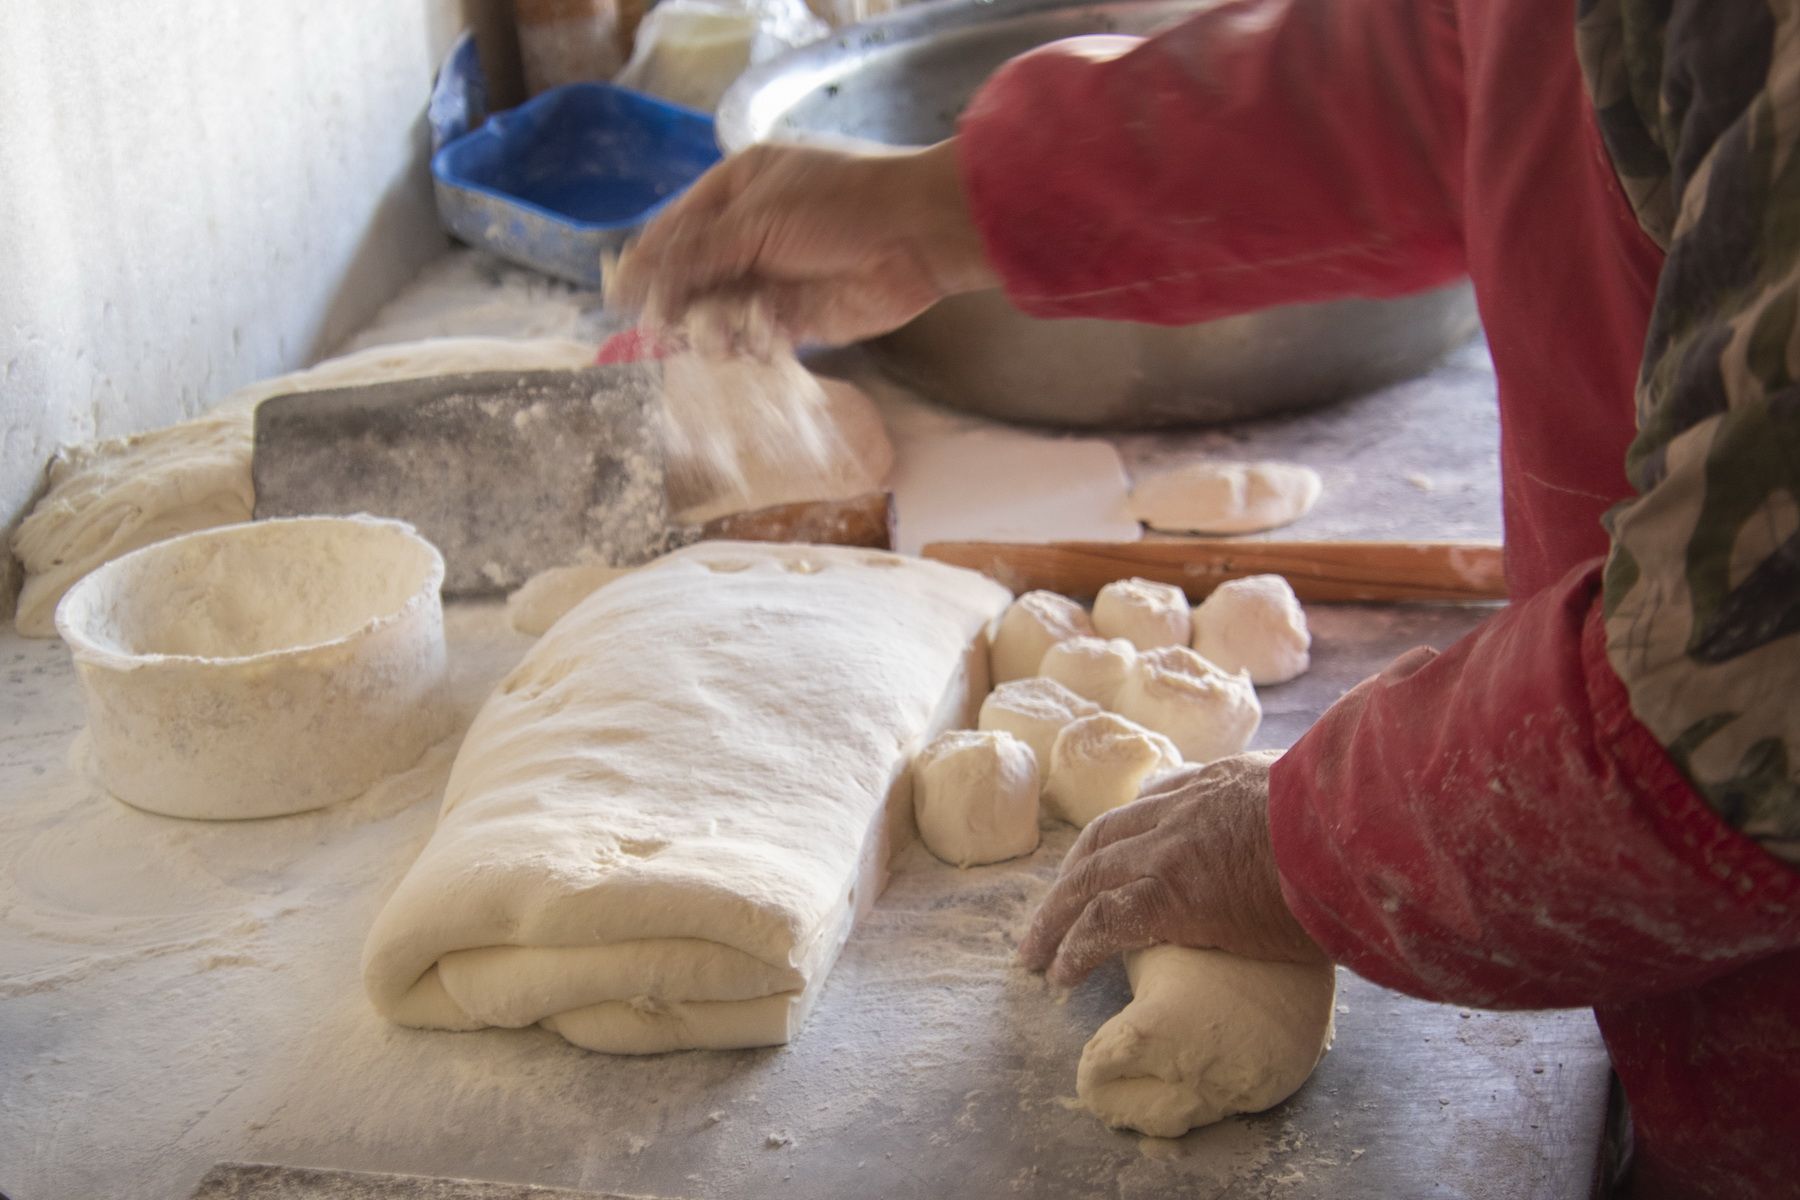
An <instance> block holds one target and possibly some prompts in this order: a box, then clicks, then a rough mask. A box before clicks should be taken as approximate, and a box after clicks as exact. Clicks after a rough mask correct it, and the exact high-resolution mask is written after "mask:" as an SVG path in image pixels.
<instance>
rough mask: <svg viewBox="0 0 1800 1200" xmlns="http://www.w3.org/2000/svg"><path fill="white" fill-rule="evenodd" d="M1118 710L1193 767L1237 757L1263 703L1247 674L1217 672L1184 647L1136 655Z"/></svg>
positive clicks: (1257, 721)
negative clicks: (1165, 739)
mask: <svg viewBox="0 0 1800 1200" xmlns="http://www.w3.org/2000/svg"><path fill="white" fill-rule="evenodd" d="M1117 709H1118V711H1119V713H1120V714H1121V715H1122V716H1126V717H1129V718H1131V719H1132V720H1133V721H1136V722H1137V723H1138V724H1140V725H1143V726H1145V727H1147V728H1150V729H1154V730H1156V731H1157V732H1158V733H1161V734H1165V735H1166V736H1167V737H1168V738H1169V739H1170V740H1171V741H1173V742H1174V743H1175V744H1176V745H1177V746H1179V747H1180V748H1181V756H1182V757H1183V758H1184V759H1186V760H1187V761H1188V762H1192V763H1209V762H1213V761H1215V760H1217V759H1221V758H1224V757H1226V756H1227V755H1231V754H1237V753H1238V752H1240V751H1241V750H1243V749H1244V747H1245V746H1248V745H1249V744H1250V739H1251V738H1252V737H1254V736H1256V730H1257V727H1258V726H1260V725H1261V724H1262V704H1261V702H1260V701H1258V700H1257V698H1256V688H1255V687H1253V686H1252V685H1251V683H1250V676H1249V675H1248V674H1246V673H1244V672H1242V671H1239V672H1235V673H1229V672H1226V671H1221V670H1220V669H1219V668H1218V667H1216V666H1214V665H1213V664H1212V663H1210V662H1208V661H1206V659H1204V658H1202V657H1200V655H1198V654H1196V653H1194V651H1192V650H1190V649H1188V648H1187V647H1186V646H1163V647H1161V648H1159V649H1156V650H1151V651H1147V652H1145V653H1144V654H1141V655H1139V656H1138V661H1137V666H1136V668H1135V669H1134V670H1133V671H1132V673H1131V677H1130V678H1129V679H1127V680H1126V681H1125V686H1124V687H1122V688H1120V689H1119V699H1118V704H1117Z"/></svg>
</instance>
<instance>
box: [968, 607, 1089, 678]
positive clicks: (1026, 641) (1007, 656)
mask: <svg viewBox="0 0 1800 1200" xmlns="http://www.w3.org/2000/svg"><path fill="white" fill-rule="evenodd" d="M1093 632H1094V623H1093V622H1092V621H1090V620H1089V619H1088V614H1087V609H1085V608H1083V607H1082V606H1081V605H1079V604H1077V603H1075V601H1073V600H1071V599H1069V598H1068V597H1067V596H1062V595H1058V594H1057V593H1055V592H1045V591H1035V592H1026V593H1025V594H1024V595H1022V596H1020V597H1019V598H1018V599H1017V600H1014V601H1013V602H1012V605H1011V607H1009V608H1008V609H1007V610H1006V615H1005V616H1003V617H1001V618H1000V629H999V631H998V632H997V633H996V634H995V635H994V648H993V654H992V659H993V667H994V682H995V683H997V684H999V683H1009V682H1011V681H1012V680H1014V679H1026V678H1029V677H1030V676H1032V675H1036V674H1037V673H1038V664H1039V663H1041V662H1042V661H1043V660H1044V655H1045V654H1046V653H1047V652H1048V651H1049V649H1050V648H1051V647H1052V646H1054V645H1056V644H1057V643H1058V642H1061V641H1064V640H1066V639H1068V638H1073V637H1084V636H1088V635H1091V634H1092V633H1093Z"/></svg>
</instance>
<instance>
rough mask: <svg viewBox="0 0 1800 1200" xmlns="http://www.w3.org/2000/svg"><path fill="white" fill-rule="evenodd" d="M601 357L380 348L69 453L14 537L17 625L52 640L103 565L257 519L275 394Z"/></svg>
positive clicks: (476, 346) (439, 344) (553, 347)
mask: <svg viewBox="0 0 1800 1200" xmlns="http://www.w3.org/2000/svg"><path fill="white" fill-rule="evenodd" d="M593 357H594V348H593V347H592V346H591V345H588V344H587V343H584V342H573V341H562V340H556V339H545V340H533V341H518V340H513V339H509V338H434V339H429V340H426V341H420V342H407V343H401V344H398V345H390V346H376V347H374V348H371V349H368V350H362V351H358V352H357V353H355V354H350V355H346V356H345V357H343V358H335V359H330V360H328V361H326V362H322V363H320V364H319V365H317V366H315V367H311V368H309V369H307V370H304V371H297V372H294V373H293V374H290V375H281V376H277V377H276V378H273V379H265V380H262V381H260V382H258V383H253V384H251V385H249V386H248V387H245V388H241V389H239V390H238V391H236V392H233V393H232V394H231V395H229V396H227V397H226V398H225V399H224V400H222V401H221V402H220V403H219V404H218V406H217V407H215V408H214V409H213V411H212V412H210V413H208V414H206V415H205V416H202V417H198V418H196V419H194V420H192V421H186V422H183V423H181V424H179V425H173V426H170V427H168V428H166V429H158V430H153V431H151V432H148V433H140V434H133V435H132V436H130V437H123V438H113V439H111V440H108V441H103V442H97V443H93V444H90V445H84V446H75V447H71V448H68V449H65V450H63V451H61V452H60V453H58V455H57V456H56V458H55V459H54V460H52V462H51V464H50V487H49V490H48V491H47V492H46V493H45V495H44V498H43V499H42V500H40V501H39V502H38V503H37V506H36V507H35V508H33V509H32V511H31V513H30V514H29V515H28V516H27V517H26V518H25V520H24V521H23V522H22V523H21V524H20V525H19V528H18V531H17V532H16V533H15V534H14V535H13V543H12V549H13V553H14V554H16V555H17V556H18V558H19V561H20V563H22V564H23V565H24V568H25V586H24V589H23V591H22V592H21V593H20V596H19V609H18V613H17V615H16V617H15V623H16V625H17V627H18V630H19V632H20V633H22V634H24V635H25V636H27V637H50V636H52V635H53V634H54V633H55V629H54V626H53V616H54V613H55V611H56V605H57V602H58V601H59V600H61V599H62V596H63V593H64V592H66V591H67V590H68V589H69V586H70V585H71V584H73V583H74V582H75V581H76V580H77V579H80V578H81V577H82V576H84V575H86V574H87V573H88V572H89V571H92V570H93V569H94V568H95V567H98V566H99V565H100V564H102V563H105V562H110V561H112V560H113V559H115V558H118V557H119V556H120V555H123V554H127V553H129V552H131V551H133V550H136V549H138V548H139V547H140V546H148V545H149V544H151V543H152V542H159V541H162V540H163V539H164V538H169V537H174V536H175V535H176V534H181V533H191V532H193V531H195V530H199V529H211V528H214V527H216V526H219V525H232V524H236V523H237V522H239V521H248V520H249V519H250V516H251V512H252V511H253V509H254V508H255V504H256V496H255V492H254V491H253V489H252V487H251V482H250V479H251V476H250V450H251V442H252V438H253V436H254V432H255V413H256V406H257V405H258V404H260V403H261V402H262V401H264V400H267V399H269V398H270V397H273V396H280V395H285V394H288V393H293V392H312V391H320V390H324V389H327V388H338V387H351V386H355V385H359V384H365V383H380V382H384V381H387V380H395V379H414V378H419V377H423V376H429V375H451V374H459V373H462V372H468V371H485V370H513V369H517V370H546V369H558V368H568V369H575V368H578V367H584V366H587V365H588V364H590V363H591V362H592V361H593Z"/></svg>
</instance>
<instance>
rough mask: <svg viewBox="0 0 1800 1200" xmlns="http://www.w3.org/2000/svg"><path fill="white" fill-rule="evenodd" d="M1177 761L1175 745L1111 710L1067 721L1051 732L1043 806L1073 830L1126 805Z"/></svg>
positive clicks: (1178, 762) (1178, 753)
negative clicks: (1054, 733) (1058, 730)
mask: <svg viewBox="0 0 1800 1200" xmlns="http://www.w3.org/2000/svg"><path fill="white" fill-rule="evenodd" d="M1180 765H1181V751H1180V750H1178V749H1177V748H1176V746H1175V743H1174V742H1172V741H1170V740H1169V739H1168V738H1166V737H1164V736H1163V735H1162V734H1160V733H1157V732H1155V731H1154V730H1150V729H1145V728H1144V727H1143V726H1142V725H1139V724H1137V723H1136V722H1135V721H1130V720H1127V719H1126V718H1124V717H1121V716H1118V715H1116V714H1114V713H1099V714H1097V715H1095V716H1091V717H1083V718H1081V719H1080V720H1079V721H1072V722H1070V723H1069V724H1068V725H1067V726H1066V727H1065V728H1064V729H1063V731H1062V732H1061V733H1059V734H1057V736H1056V745H1055V746H1054V747H1052V748H1051V751H1050V769H1049V771H1048V772H1046V776H1045V780H1044V806H1045V807H1046V808H1047V809H1049V810H1050V812H1051V813H1052V815H1054V816H1058V817H1061V818H1062V819H1063V820H1065V821H1067V822H1069V823H1070V824H1071V825H1074V826H1076V827H1078V828H1080V827H1085V826H1086V825H1087V823H1088V822H1089V821H1092V820H1093V819H1094V818H1095V817H1097V816H1099V815H1100V814H1101V813H1103V812H1109V811H1111V810H1112V809H1115V808H1118V807H1120V806H1121V805H1126V804H1130V803H1131V802H1132V801H1133V800H1136V799H1137V798H1138V793H1139V792H1141V791H1142V790H1143V788H1144V784H1145V783H1146V782H1148V781H1149V780H1150V779H1151V778H1153V777H1154V776H1157V775H1160V774H1162V773H1163V772H1165V771H1173V770H1174V769H1175V768H1176V767H1179V766H1180Z"/></svg>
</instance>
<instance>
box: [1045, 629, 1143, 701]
mask: <svg viewBox="0 0 1800 1200" xmlns="http://www.w3.org/2000/svg"><path fill="white" fill-rule="evenodd" d="M1137 657H1138V653H1137V647H1136V646H1133V645H1132V644H1131V643H1130V642H1128V641H1126V640H1125V639H1124V638H1110V639H1109V638H1099V637H1078V638H1070V639H1069V640H1068V641H1066V642H1058V643H1057V644H1056V645H1054V646H1052V647H1050V649H1049V651H1048V652H1046V653H1045V655H1044V661H1043V662H1041V663H1039V664H1038V674H1039V675H1042V676H1043V677H1044V678H1045V679H1054V680H1056V682H1058V683H1060V684H1062V685H1063V686H1064V687H1066V688H1068V689H1069V690H1070V691H1071V692H1074V693H1075V694H1076V695H1077V696H1082V697H1085V698H1086V699H1088V700H1092V701H1093V702H1094V703H1095V704H1098V705H1099V706H1100V707H1101V708H1112V707H1113V705H1114V704H1115V703H1116V702H1117V701H1118V698H1119V689H1120V688H1122V687H1124V686H1125V681H1126V680H1127V679H1129V678H1131V672H1132V671H1133V669H1135V668H1136V666H1137Z"/></svg>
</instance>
